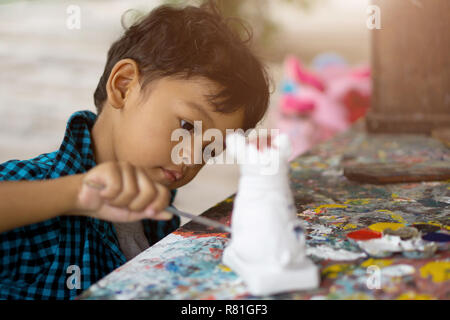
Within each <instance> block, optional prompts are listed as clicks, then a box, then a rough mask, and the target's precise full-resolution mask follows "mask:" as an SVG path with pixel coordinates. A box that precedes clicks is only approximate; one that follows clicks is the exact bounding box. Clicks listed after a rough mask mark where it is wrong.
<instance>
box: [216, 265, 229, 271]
mask: <svg viewBox="0 0 450 320" xmlns="http://www.w3.org/2000/svg"><path fill="white" fill-rule="evenodd" d="M217 267H218V268H219V269H220V270H221V271H223V272H231V269H230V268H229V267H227V266H226V265H224V264H219V265H217Z"/></svg>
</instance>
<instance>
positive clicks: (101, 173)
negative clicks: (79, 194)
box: [83, 162, 122, 199]
mask: <svg viewBox="0 0 450 320" xmlns="http://www.w3.org/2000/svg"><path fill="white" fill-rule="evenodd" d="M83 183H84V184H85V185H87V186H89V187H90V188H92V189H96V190H99V191H100V196H101V197H103V198H105V199H114V198H115V197H116V196H117V195H118V194H119V193H120V191H121V189H122V175H121V173H120V170H119V169H118V168H117V164H115V163H113V162H111V163H108V164H105V165H103V166H102V168H101V169H100V170H95V171H94V172H92V173H89V174H88V175H87V176H86V178H85V179H84V181H83Z"/></svg>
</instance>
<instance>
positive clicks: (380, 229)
mask: <svg viewBox="0 0 450 320" xmlns="http://www.w3.org/2000/svg"><path fill="white" fill-rule="evenodd" d="M404 226H405V225H404V224H402V223H391V222H378V223H374V224H372V225H370V226H369V229H371V230H373V231H378V232H383V231H384V230H385V229H387V228H390V229H392V230H397V229H399V228H402V227H404Z"/></svg>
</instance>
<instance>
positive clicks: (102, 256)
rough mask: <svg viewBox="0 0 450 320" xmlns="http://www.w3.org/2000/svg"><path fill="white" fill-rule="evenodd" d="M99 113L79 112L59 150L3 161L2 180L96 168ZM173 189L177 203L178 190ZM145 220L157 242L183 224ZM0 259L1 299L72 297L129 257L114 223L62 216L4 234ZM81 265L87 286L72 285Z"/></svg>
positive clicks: (152, 240)
mask: <svg viewBox="0 0 450 320" xmlns="http://www.w3.org/2000/svg"><path fill="white" fill-rule="evenodd" d="M96 117H97V116H96V115H95V114H94V113H92V112H90V111H79V112H76V113H74V114H73V115H72V116H71V117H70V119H69V121H68V123H67V128H66V132H65V136H64V140H63V142H62V144H61V147H60V148H59V150H58V151H55V152H52V153H45V154H42V155H40V156H38V157H36V158H33V159H30V160H11V161H7V162H5V163H3V164H0V181H2V180H42V179H54V178H58V177H62V176H67V175H72V174H77V173H83V172H86V171H87V170H89V169H91V168H92V167H94V166H95V165H96V163H95V160H94V154H93V151H92V144H91V135H90V129H91V128H92V126H93V124H94V122H95V119H96ZM171 193H172V198H171V201H170V202H171V204H172V201H173V199H174V197H175V194H176V190H172V192H171ZM55 196H57V195H55ZM143 224H144V232H145V235H146V236H147V238H148V240H149V243H150V245H152V244H154V243H155V242H157V241H159V240H160V239H161V238H163V237H164V236H166V235H167V234H168V233H170V232H172V231H174V230H175V229H176V228H178V227H179V224H180V219H179V218H178V217H174V218H173V219H172V220H170V221H155V220H143ZM0 261H1V262H0V299H72V298H74V297H76V296H77V295H79V294H80V293H81V292H82V291H83V290H85V289H87V288H88V287H89V286H91V285H92V284H93V283H94V282H96V281H98V280H99V279H101V278H102V277H104V276H105V275H107V274H108V273H110V272H111V271H113V270H114V269H116V268H118V267H119V266H121V265H122V264H124V263H125V262H126V258H125V256H124V254H123V253H122V252H121V250H120V249H119V242H118V239H117V235H116V232H115V229H114V226H113V224H112V223H110V222H107V221H103V220H99V219H95V218H90V217H82V216H59V217H56V218H53V219H50V220H47V221H44V222H40V223H35V224H31V225H28V226H25V227H20V228H16V229H14V230H11V231H7V232H4V233H0ZM69 266H70V267H69ZM73 266H75V268H76V269H74V267H73ZM78 268H79V269H78ZM77 270H79V271H80V272H79V276H80V285H81V288H80V289H76V287H75V288H74V289H70V288H73V287H74V284H75V282H73V279H74V277H73V276H74V275H76V271H77ZM68 284H69V285H68Z"/></svg>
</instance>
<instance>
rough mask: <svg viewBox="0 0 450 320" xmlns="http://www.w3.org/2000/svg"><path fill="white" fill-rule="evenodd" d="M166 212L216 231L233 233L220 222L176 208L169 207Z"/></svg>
mask: <svg viewBox="0 0 450 320" xmlns="http://www.w3.org/2000/svg"><path fill="white" fill-rule="evenodd" d="M164 211H167V212H170V213H172V214H174V215H176V216H179V217H183V218H188V219H192V221H194V222H197V223H200V224H203V225H205V226H208V227H213V228H215V229H218V230H222V231H225V232H229V233H231V228H230V227H228V226H226V225H224V224H222V223H220V222H217V221H214V220H212V219H208V218H205V217H201V216H196V215H195V214H192V213H187V212H183V211H180V210H178V209H176V208H174V207H167V208H166V209H164Z"/></svg>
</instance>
